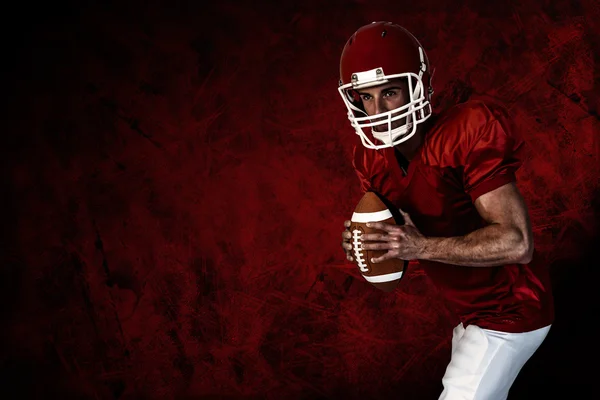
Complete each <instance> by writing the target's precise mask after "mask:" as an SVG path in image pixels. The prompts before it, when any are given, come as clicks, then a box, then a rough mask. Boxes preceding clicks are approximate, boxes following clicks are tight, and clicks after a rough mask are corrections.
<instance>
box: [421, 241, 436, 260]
mask: <svg viewBox="0 0 600 400" xmlns="http://www.w3.org/2000/svg"><path fill="white" fill-rule="evenodd" d="M434 246H435V238H432V237H426V236H423V237H422V238H421V242H420V244H419V246H418V248H419V250H418V254H417V259H418V260H429V259H430V258H431V256H432V254H433V251H432V248H433V247H434Z"/></svg>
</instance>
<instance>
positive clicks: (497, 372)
mask: <svg viewBox="0 0 600 400" xmlns="http://www.w3.org/2000/svg"><path fill="white" fill-rule="evenodd" d="M550 326H551V325H548V326H546V327H544V328H540V329H537V330H535V331H531V332H523V333H507V332H499V331H494V330H490V329H482V328H480V327H478V326H476V325H468V326H467V328H466V329H465V328H464V327H463V325H462V323H461V324H459V325H457V326H456V327H455V328H454V331H453V332H452V357H451V359H450V364H448V367H447V368H446V373H445V374H444V377H443V378H442V384H443V385H444V391H443V392H442V394H441V395H440V397H439V400H505V399H506V398H507V396H508V390H509V389H510V387H511V386H512V384H513V382H514V381H515V379H516V377H517V375H518V373H519V371H520V370H521V368H522V367H523V365H525V363H526V362H527V360H529V358H530V357H531V356H532V355H533V353H534V352H535V351H536V350H537V349H538V347H539V346H540V345H541V344H542V342H543V341H544V339H545V338H546V335H547V334H548V331H549V330H550Z"/></svg>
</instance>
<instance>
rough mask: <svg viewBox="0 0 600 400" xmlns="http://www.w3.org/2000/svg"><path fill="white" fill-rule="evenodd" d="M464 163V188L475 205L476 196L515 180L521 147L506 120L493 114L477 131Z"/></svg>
mask: <svg viewBox="0 0 600 400" xmlns="http://www.w3.org/2000/svg"><path fill="white" fill-rule="evenodd" d="M470 145H471V148H470V149H468V151H467V152H466V157H465V160H464V177H463V182H464V188H465V191H466V192H467V194H469V196H470V197H471V200H472V201H473V202H474V201H475V200H476V199H477V198H478V197H479V196H481V195H483V194H485V193H488V192H490V191H492V190H494V189H497V188H499V187H500V186H503V185H505V184H507V183H510V182H514V181H515V180H516V177H515V173H516V171H517V170H518V169H519V167H520V166H521V164H522V157H523V150H524V143H523V141H522V140H521V139H520V138H518V137H517V136H516V132H515V129H514V128H513V127H512V126H511V124H510V123H509V120H508V119H507V118H506V117H505V116H502V115H498V114H496V115H495V116H494V117H492V118H490V119H489V121H488V122H487V123H486V124H485V125H484V126H482V127H481V128H480V129H477V132H475V135H474V138H473V140H472V141H470Z"/></svg>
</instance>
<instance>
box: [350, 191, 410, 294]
mask: <svg viewBox="0 0 600 400" xmlns="http://www.w3.org/2000/svg"><path fill="white" fill-rule="evenodd" d="M384 201H385V199H384V198H382V197H380V196H379V195H378V194H376V193H375V192H366V193H365V194H364V195H363V197H362V198H361V199H360V201H359V202H358V204H357V205H356V208H355V209H354V213H353V214H352V218H351V220H350V221H351V225H350V232H351V233H352V239H350V243H351V244H352V257H353V258H354V263H355V264H356V265H357V266H358V269H359V270H360V273H361V274H362V276H363V277H364V278H365V280H366V281H367V282H369V283H371V284H372V285H373V286H375V287H376V288H377V289H380V290H383V291H384V292H391V291H393V290H394V289H395V288H396V287H397V286H398V283H399V282H400V280H401V279H402V276H403V274H404V273H405V270H406V267H407V265H408V262H407V261H405V260H400V259H397V258H394V259H391V260H386V261H383V262H380V263H375V264H374V263H371V258H373V257H379V256H382V255H383V254H385V253H386V252H387V250H362V249H361V248H360V244H361V240H360V236H361V235H362V234H363V233H382V232H383V231H381V230H379V229H373V228H367V222H385V223H387V224H393V225H396V224H398V222H397V219H398V220H399V219H400V218H401V217H399V216H398V215H397V214H396V215H395V214H393V213H392V211H391V210H390V208H389V207H388V206H387V205H386V203H385V202H384Z"/></svg>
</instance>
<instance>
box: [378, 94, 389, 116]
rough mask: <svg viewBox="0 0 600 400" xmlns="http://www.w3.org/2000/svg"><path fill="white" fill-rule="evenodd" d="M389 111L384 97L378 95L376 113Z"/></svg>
mask: <svg viewBox="0 0 600 400" xmlns="http://www.w3.org/2000/svg"><path fill="white" fill-rule="evenodd" d="M387 111H389V110H388V109H387V107H386V105H385V101H384V100H383V98H382V97H377V98H376V101H375V114H381V113H384V112H387Z"/></svg>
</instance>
